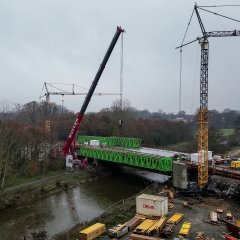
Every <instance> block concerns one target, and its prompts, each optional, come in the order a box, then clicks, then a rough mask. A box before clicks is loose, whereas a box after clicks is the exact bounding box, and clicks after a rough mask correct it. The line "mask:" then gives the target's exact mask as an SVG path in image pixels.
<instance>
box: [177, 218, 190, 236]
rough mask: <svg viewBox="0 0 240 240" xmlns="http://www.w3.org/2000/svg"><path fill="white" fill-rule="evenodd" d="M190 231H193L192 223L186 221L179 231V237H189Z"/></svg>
mask: <svg viewBox="0 0 240 240" xmlns="http://www.w3.org/2000/svg"><path fill="white" fill-rule="evenodd" d="M190 231H191V223H189V222H184V223H183V225H182V227H181V229H180V231H179V235H178V236H179V237H184V238H187V237H189V235H190Z"/></svg>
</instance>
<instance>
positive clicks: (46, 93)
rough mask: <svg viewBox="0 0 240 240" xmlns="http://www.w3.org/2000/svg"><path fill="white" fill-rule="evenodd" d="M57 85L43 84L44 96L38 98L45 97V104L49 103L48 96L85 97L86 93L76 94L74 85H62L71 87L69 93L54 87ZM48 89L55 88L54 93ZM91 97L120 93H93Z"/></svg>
mask: <svg viewBox="0 0 240 240" xmlns="http://www.w3.org/2000/svg"><path fill="white" fill-rule="evenodd" d="M56 84H57V83H55V84H54V83H46V82H44V85H43V86H44V87H45V91H46V92H45V93H44V95H42V96H40V97H39V98H40V99H41V98H43V97H46V102H50V95H60V96H65V95H81V96H83V95H87V93H85V92H76V91H75V87H76V86H77V85H76V84H64V85H71V86H72V91H71V92H69V91H66V90H63V89H60V88H59V87H56V86H54V85H56ZM59 84H60V83H59ZM49 87H51V88H55V89H56V90H58V91H56V92H51V91H49V89H48V88H49ZM93 95H97V96H105V95H120V93H93Z"/></svg>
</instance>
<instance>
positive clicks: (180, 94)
mask: <svg viewBox="0 0 240 240" xmlns="http://www.w3.org/2000/svg"><path fill="white" fill-rule="evenodd" d="M193 13H194V9H193V11H192V14H191V17H190V19H189V22H188V25H187V29H186V31H185V34H184V36H183V40H182V43H181V46H182V45H183V43H184V40H185V38H186V35H187V32H188V29H189V26H190V23H191V21H192V17H193ZM182 56H183V53H182V47H181V48H180V83H179V99H178V101H179V102H178V103H179V113H181V110H182V106H181V98H182V65H183V62H182Z"/></svg>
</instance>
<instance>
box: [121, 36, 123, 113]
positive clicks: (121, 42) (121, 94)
mask: <svg viewBox="0 0 240 240" xmlns="http://www.w3.org/2000/svg"><path fill="white" fill-rule="evenodd" d="M120 107H121V110H123V109H122V108H123V34H121V48H120Z"/></svg>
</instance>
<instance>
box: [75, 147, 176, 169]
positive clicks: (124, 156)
mask: <svg viewBox="0 0 240 240" xmlns="http://www.w3.org/2000/svg"><path fill="white" fill-rule="evenodd" d="M79 153H80V155H81V156H83V157H89V158H95V159H99V160H104V161H109V162H115V163H120V164H126V165H131V166H135V167H141V168H146V169H151V170H157V171H160V172H172V158H169V157H160V156H156V155H145V154H142V153H141V154H140V153H136V152H129V151H124V150H120V149H106V148H93V147H81V148H80V152H79Z"/></svg>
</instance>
